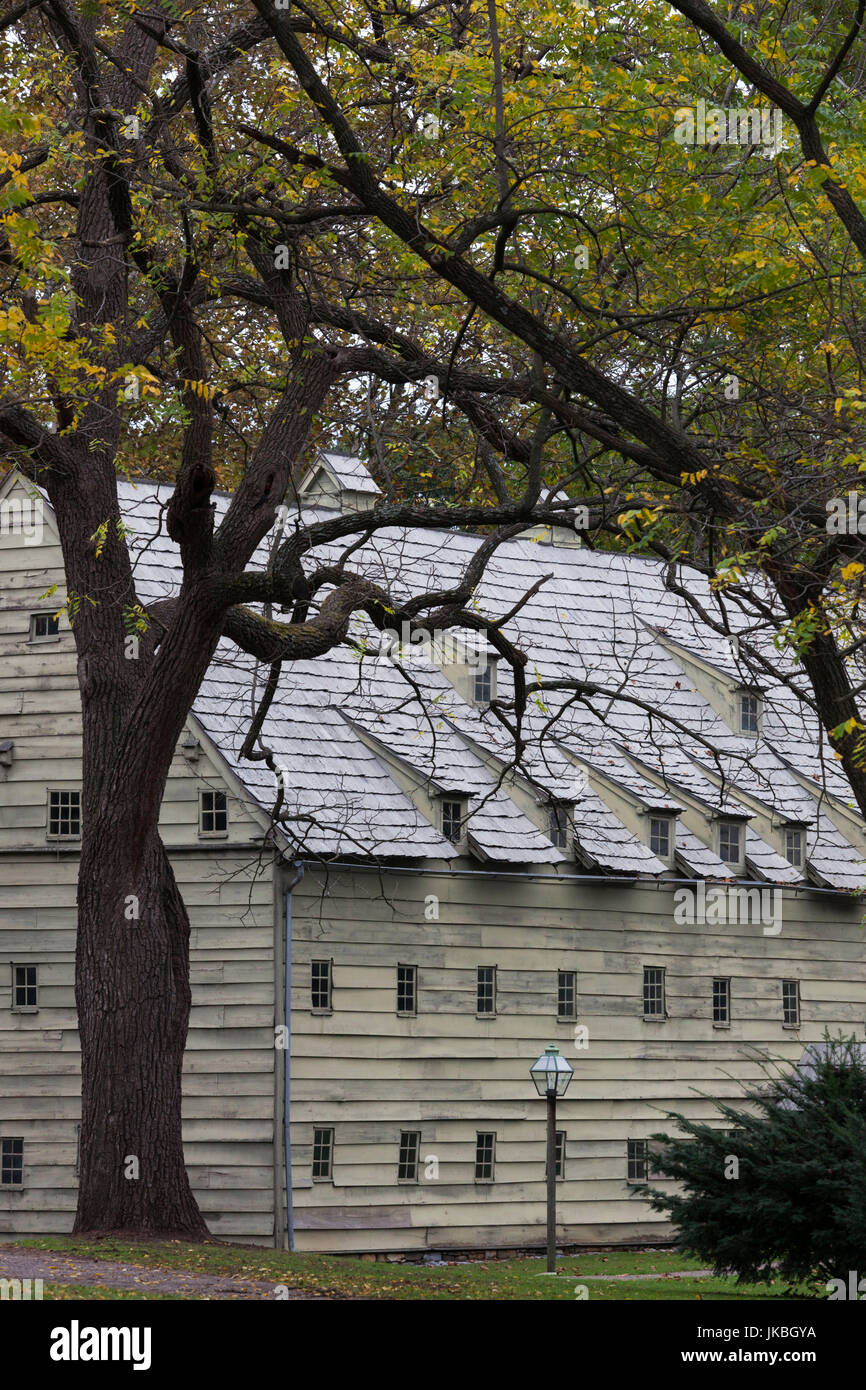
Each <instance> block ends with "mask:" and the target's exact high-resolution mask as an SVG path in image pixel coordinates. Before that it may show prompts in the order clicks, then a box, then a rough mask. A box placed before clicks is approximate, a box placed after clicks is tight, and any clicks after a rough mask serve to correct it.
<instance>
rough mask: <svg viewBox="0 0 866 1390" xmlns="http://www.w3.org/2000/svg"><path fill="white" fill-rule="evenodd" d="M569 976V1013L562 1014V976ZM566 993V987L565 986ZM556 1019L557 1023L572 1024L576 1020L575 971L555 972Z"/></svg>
mask: <svg viewBox="0 0 866 1390" xmlns="http://www.w3.org/2000/svg"><path fill="white" fill-rule="evenodd" d="M563 975H570V976H571V1012H570V1013H563V1012H562V993H563V989H562V976H563ZM565 992H566V993H568V986H566V991H565ZM556 1018H557V1022H558V1023H574V1021H575V1019H576V1018H577V971H576V970H557V972H556Z"/></svg>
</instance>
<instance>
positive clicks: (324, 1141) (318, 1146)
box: [313, 1129, 334, 1182]
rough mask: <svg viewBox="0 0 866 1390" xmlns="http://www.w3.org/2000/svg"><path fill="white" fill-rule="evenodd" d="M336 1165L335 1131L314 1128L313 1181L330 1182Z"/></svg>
mask: <svg viewBox="0 0 866 1390" xmlns="http://www.w3.org/2000/svg"><path fill="white" fill-rule="evenodd" d="M333 1166H334V1131H333V1130H332V1129H314V1130H313V1182H329V1181H330V1180H331V1178H332V1176H333Z"/></svg>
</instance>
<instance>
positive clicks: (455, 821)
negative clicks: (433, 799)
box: [442, 799, 466, 845]
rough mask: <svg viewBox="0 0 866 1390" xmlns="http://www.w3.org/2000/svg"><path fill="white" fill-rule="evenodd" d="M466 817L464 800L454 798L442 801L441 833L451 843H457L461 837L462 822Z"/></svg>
mask: <svg viewBox="0 0 866 1390" xmlns="http://www.w3.org/2000/svg"><path fill="white" fill-rule="evenodd" d="M465 819H466V802H465V801H456V800H454V799H450V800H443V802H442V834H443V835H444V836H445V839H446V840H450V841H451V843H452V844H453V845H459V843H460V841H461V839H462V838H463V823H464V821H465Z"/></svg>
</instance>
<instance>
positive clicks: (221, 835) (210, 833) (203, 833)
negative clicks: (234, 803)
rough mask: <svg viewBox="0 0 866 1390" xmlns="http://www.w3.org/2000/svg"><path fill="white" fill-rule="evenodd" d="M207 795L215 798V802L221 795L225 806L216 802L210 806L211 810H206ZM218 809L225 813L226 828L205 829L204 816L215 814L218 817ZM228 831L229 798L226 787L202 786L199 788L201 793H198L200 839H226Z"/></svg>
mask: <svg viewBox="0 0 866 1390" xmlns="http://www.w3.org/2000/svg"><path fill="white" fill-rule="evenodd" d="M206 796H210V797H213V798H214V802H215V799H216V797H218V796H221V797H222V799H223V801H224V802H225V806H221V807H219V808H217V806H216V804H212V805H211V807H210V809H209V811H207V812H206V811H205V805H204V799H205V797H206ZM218 810H219V811H222V813H223V814H224V815H225V818H226V826H225V830H205V829H204V818H205V815H206V814H207V815H211V816H213V817H214V818H216V815H217V812H218ZM228 833H229V798H228V792H227V791H225V790H224V788H222V787H200V788H199V793H198V835H199V839H200V840H225V839H227V838H228Z"/></svg>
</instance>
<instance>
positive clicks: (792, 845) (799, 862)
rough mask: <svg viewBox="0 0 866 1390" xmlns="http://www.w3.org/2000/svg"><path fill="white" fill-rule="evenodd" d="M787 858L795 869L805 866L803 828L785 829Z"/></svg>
mask: <svg viewBox="0 0 866 1390" xmlns="http://www.w3.org/2000/svg"><path fill="white" fill-rule="evenodd" d="M785 858H786V859H787V861H788V863H789V864H790V865H792V867H793V868H795V869H802V867H803V832H802V830H786V831H785Z"/></svg>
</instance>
